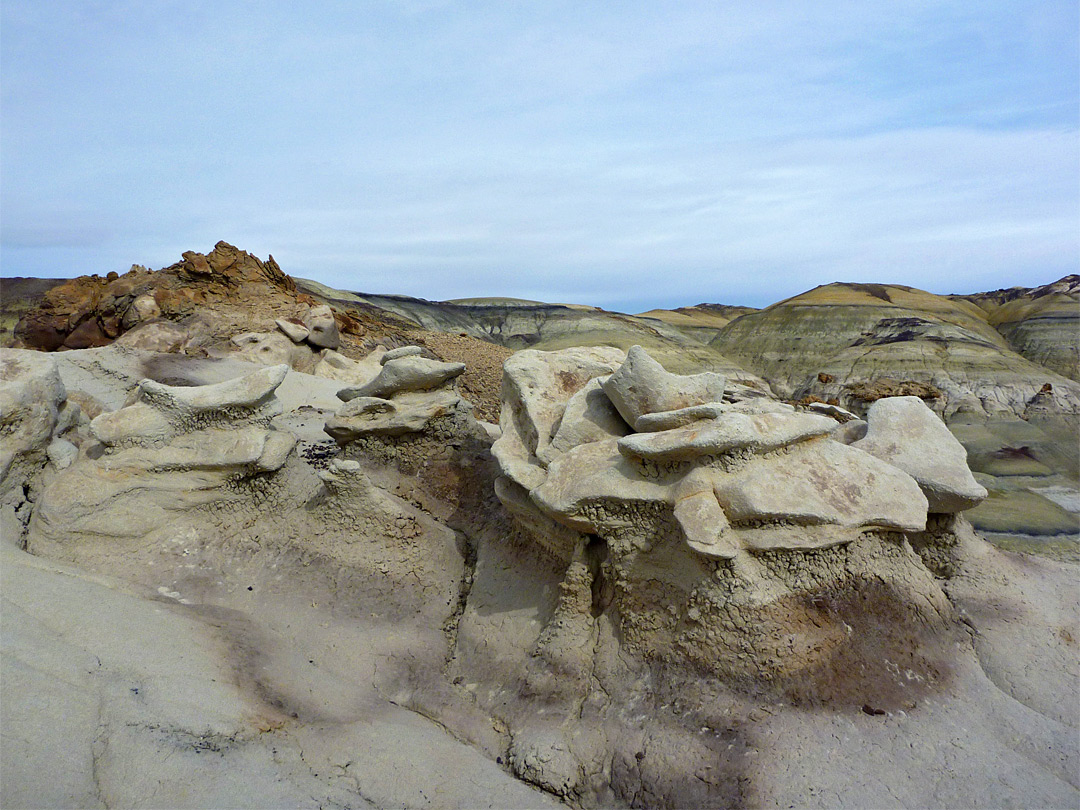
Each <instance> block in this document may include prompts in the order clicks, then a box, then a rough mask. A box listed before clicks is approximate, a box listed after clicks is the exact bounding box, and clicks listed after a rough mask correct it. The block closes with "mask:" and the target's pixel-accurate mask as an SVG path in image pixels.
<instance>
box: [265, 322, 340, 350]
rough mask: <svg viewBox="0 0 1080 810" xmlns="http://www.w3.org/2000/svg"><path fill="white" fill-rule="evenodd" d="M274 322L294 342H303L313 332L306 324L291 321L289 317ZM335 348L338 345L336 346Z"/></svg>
mask: <svg viewBox="0 0 1080 810" xmlns="http://www.w3.org/2000/svg"><path fill="white" fill-rule="evenodd" d="M274 324H275V325H276V326H277V328H278V329H279V330H281V333H282V334H283V335H285V337H287V338H288V339H289V340H291V341H292V342H293V343H303V342H304V341H305V340H306V339H307V337H308V335H310V334H311V330H309V329H308V328H307V327H306V326H304V324H302V323H297V322H296V321H291V320H289V319H287V318H278V319H276V320H275V321H274ZM333 348H337V347H336V346H334V347H333Z"/></svg>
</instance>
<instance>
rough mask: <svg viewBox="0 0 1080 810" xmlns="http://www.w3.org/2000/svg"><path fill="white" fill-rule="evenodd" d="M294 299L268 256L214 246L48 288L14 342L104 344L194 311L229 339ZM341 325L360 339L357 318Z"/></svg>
mask: <svg viewBox="0 0 1080 810" xmlns="http://www.w3.org/2000/svg"><path fill="white" fill-rule="evenodd" d="M296 299H297V292H296V284H295V283H294V282H293V280H292V279H291V278H289V277H288V276H287V275H285V273H283V272H282V270H281V268H280V267H278V264H277V262H275V261H274V259H273V257H269V258H268V259H267V260H266V261H265V262H264V261H262V260H260V259H258V258H256V257H255V256H252V255H251V254H250V253H247V252H246V251H243V250H240V249H239V248H236V247H234V246H232V245H230V244H227V243H226V242H218V243H217V245H215V246H214V249H213V250H212V251H211V252H210V253H209V254H206V255H204V254H201V253H196V252H194V251H187V252H185V253H184V254H183V258H182V259H181V260H180V261H179V262H177V263H176V264H173V265H171V266H169V267H166V268H164V269H163V270H159V271H157V272H151V271H149V270H147V269H146V268H145V267H141V266H139V265H134V266H132V268H131V270H129V271H128V272H127V273H125V274H124V275H120V274H118V273H115V272H111V273H109V274H108V275H107V276H106V277H104V278H102V277H100V276H97V275H93V276H80V277H79V278H75V279H71V280H70V281H68V282H65V283H64V284H60V285H59V286H56V287H53V288H52V289H51V290H49V291H48V292H47V293H46V294H45V295H44V296H43V298H42V300H41V303H40V305H39V306H38V307H37V308H36V309H33V310H31V311H30V312H28V313H27V314H26V315H24V316H23V318H22V319H21V320H20V321H19V323H18V325H17V326H16V327H15V338H16V340H17V341H18V344H19V345H21V346H25V347H27V348H32V349H40V350H44V351H55V350H57V349H60V348H68V349H74V348H88V347H92V346H104V345H108V344H109V343H111V342H112V341H113V340H115V339H117V338H119V337H120V336H122V335H123V334H124V333H125V332H126V331H128V330H129V329H133V328H134V327H135V326H137V325H139V324H141V323H145V322H147V321H148V320H151V319H153V318H156V317H159V316H160V317H163V318H165V319H167V320H170V321H174V322H175V321H179V320H182V319H184V318H187V317H189V316H192V315H195V314H200V313H201V314H208V315H210V316H220V317H219V318H218V320H219V321H220V326H221V330H222V332H223V334H222V335H221V337H229V336H231V334H235V332H236V331H250V330H251V328H252V327H253V326H254V327H256V328H267V327H269V326H270V324H263V323H262V322H261V321H262V320H265V319H267V318H269V319H270V322H271V323H272V320H273V316H274V313H275V312H281V313H282V314H285V315H294V314H297V311H298V309H299V308H298V306H297V300H296ZM347 323H348V326H349V330H348V331H349V333H350V334H363V328H362V327H361V326H360V325H359V323H358V322H356V321H355V319H349V320H348V321H347ZM234 327H236V328H235V329H234ZM230 329H232V330H233V331H232V332H231V333H230V332H229V330H230Z"/></svg>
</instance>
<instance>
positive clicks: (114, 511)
mask: <svg viewBox="0 0 1080 810" xmlns="http://www.w3.org/2000/svg"><path fill="white" fill-rule="evenodd" d="M46 359H47V360H48V361H49V362H55V361H51V360H49V359H48V358H46ZM287 372H288V367H287V366H274V367H268V368H265V369H260V370H257V371H254V372H252V373H251V374H248V375H247V376H245V377H241V378H237V379H233V380H228V381H226V382H221V383H216V384H213V385H201V386H188V387H184V386H179V387H178V386H170V385H164V384H162V383H159V382H155V381H154V380H150V379H144V380H142V381H141V382H140V383H139V384H138V387H137V389H136V390H135V392H134V394H133V395H132V397H131V400H132V401H131V402H130V404H128V405H126V406H125V407H122V408H120V409H119V410H116V411H110V412H106V413H102V414H101V415H99V416H98V417H96V418H95V419H94V420H93V421H91V422H90V424H89V436H87V437H84V440H83V442H82V445H83V446H82V448H81V449H80V450H79V451H78V459H77V461H76V462H75V463H74V464H71V465H70V467H69V468H68V469H65V470H64V472H63V473H62V474H59V475H56V476H55V477H53V478H52V480H51V481H49V482H48V483H47V485H46V486H44V487H43V492H42V495H41V497H40V498H39V502H38V504H37V507H36V508H35V510H34V513H33V516H32V518H31V521H30V525H29V527H28V534H27V537H28V543H27V547H28V550H31V551H34V552H35V553H43V554H48V555H51V556H57V557H68V556H70V553H71V551H70V548H71V544H72V543H94V542H99V543H101V544H102V546H103V547H104V548H105V550H106V553H108V548H109V547H112V548H113V549H115V552H116V553H118V554H121V555H123V554H125V553H128V551H129V549H127V548H126V547H125V545H124V544H122V543H117V542H116V540H117V539H118V538H121V539H126V540H129V541H135V542H136V543H137V544H138V545H145V544H150V545H153V544H154V543H157V542H165V538H167V537H171V536H174V535H175V534H176V533H177V532H182V529H181V528H180V526H181V525H182V524H184V523H185V522H193V523H200V522H201V523H203V524H204V529H203V530H204V531H205V524H213V523H214V522H215V521H214V515H215V514H218V513H223V512H229V511H232V510H233V509H234V507H237V506H238V505H239V506H242V507H245V508H246V507H250V508H253V509H255V508H259V507H261V506H264V505H265V504H266V503H267V502H268V501H272V500H273V495H274V490H275V484H281V483H283V482H280V481H276V480H275V479H274V478H273V477H272V475H271V474H272V473H275V472H277V471H278V470H280V469H281V468H282V467H283V466H284V465H285V462H286V460H287V459H288V458H289V456H290V454H291V453H292V451H293V447H294V446H295V444H296V439H295V437H294V436H293V435H291V434H289V433H287V432H284V431H279V430H275V429H274V428H273V427H272V426H271V425H270V421H271V420H272V419H273V418H274V417H275V416H278V415H279V414H280V413H281V412H282V407H281V403H280V402H279V401H278V399H277V397H276V396H275V395H274V392H275V390H276V389H277V388H278V386H279V385H281V383H282V381H283V380H284V379H285V375H286V373H287Z"/></svg>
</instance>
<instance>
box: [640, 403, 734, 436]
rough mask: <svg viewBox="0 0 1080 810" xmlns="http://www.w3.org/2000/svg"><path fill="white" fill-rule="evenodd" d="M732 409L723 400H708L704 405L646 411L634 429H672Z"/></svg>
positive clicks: (642, 430) (642, 431) (711, 417)
mask: <svg viewBox="0 0 1080 810" xmlns="http://www.w3.org/2000/svg"><path fill="white" fill-rule="evenodd" d="M730 410H731V406H730V405H727V404H725V403H723V402H706V403H705V404H704V405H691V406H690V407H689V408H679V409H678V410H675V411H660V412H659V413H646V414H642V415H641V416H639V417H638V418H637V421H636V422H635V423H634V430H635V431H637V432H638V433H654V432H656V431H659V430H671V429H672V428H678V427H683V426H684V425H689V424H690V423H691V422H698V421H700V420H702V419H716V418H717V417H718V416H720V415H721V414H723V413H726V412H727V411H730Z"/></svg>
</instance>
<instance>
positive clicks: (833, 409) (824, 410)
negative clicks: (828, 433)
mask: <svg viewBox="0 0 1080 810" xmlns="http://www.w3.org/2000/svg"><path fill="white" fill-rule="evenodd" d="M806 408H807V410H811V411H813V412H814V413H821V414H825V416H831V417H832V418H833V419H838V420H840V421H841V422H848V421H850V420H852V419H858V418H859V417H858V416H856V415H855V414H853V413H852V412H851V411H849V410H848V409H847V408H841V407H840V406H839V405H830V404H829V403H827V402H811V403H810V404H809V405H807V406H806Z"/></svg>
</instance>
